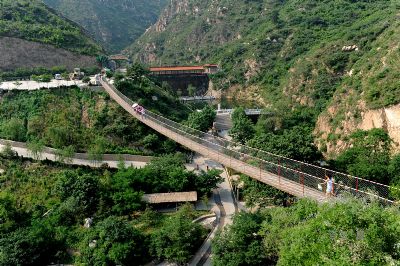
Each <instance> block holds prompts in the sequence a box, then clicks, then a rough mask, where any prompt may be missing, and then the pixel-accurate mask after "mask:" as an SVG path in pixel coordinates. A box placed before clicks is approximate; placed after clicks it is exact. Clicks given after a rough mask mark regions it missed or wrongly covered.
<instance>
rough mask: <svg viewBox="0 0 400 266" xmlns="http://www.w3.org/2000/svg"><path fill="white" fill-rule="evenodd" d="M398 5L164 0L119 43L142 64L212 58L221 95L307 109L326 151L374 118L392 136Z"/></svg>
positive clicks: (396, 113) (398, 113)
mask: <svg viewBox="0 0 400 266" xmlns="http://www.w3.org/2000/svg"><path fill="white" fill-rule="evenodd" d="M399 9H400V4H398V3H397V2H395V1H386V0H376V1H368V0H361V1H353V0H335V1H332V0H322V1H317V2H316V1H312V0H305V1H298V0H285V1H282V0H264V1H263V0H257V1H250V0H237V1H229V0H219V1H216V0H205V1H195V0H172V1H171V4H170V5H169V6H168V7H167V8H166V9H165V10H164V11H163V13H162V15H161V17H160V18H159V20H158V21H157V23H155V24H154V25H153V26H152V27H151V28H150V29H149V30H148V31H147V32H146V33H145V34H144V35H143V36H142V37H141V38H139V39H138V40H137V41H136V42H135V43H134V44H133V45H132V46H130V47H129V48H127V49H126V53H127V54H129V55H130V56H131V57H133V59H135V60H138V61H141V62H143V63H145V64H149V65H171V64H204V63H217V64H219V65H220V67H221V69H222V70H221V71H220V73H218V74H217V75H215V76H214V77H213V82H214V86H215V87H216V88H219V89H223V90H224V94H225V95H226V96H232V97H235V98H239V101H240V100H242V101H248V100H250V99H251V100H253V101H254V100H255V102H256V103H257V104H258V105H263V106H265V107H268V108H271V109H273V110H275V111H276V112H277V113H279V112H280V113H285V112H286V113H287V112H288V110H291V109H292V110H298V109H299V108H300V109H301V110H307V111H306V113H308V114H309V113H311V114H312V121H313V122H312V123H313V126H314V128H315V131H314V135H315V142H316V144H317V145H318V146H319V148H320V149H321V150H322V151H323V152H325V153H326V154H332V155H334V154H336V153H337V152H339V151H340V150H343V149H344V148H345V147H346V145H348V143H347V141H346V140H347V139H348V136H349V135H350V134H351V133H352V132H354V131H356V130H357V129H370V128H373V127H382V128H384V129H385V130H387V131H388V133H389V134H390V136H391V137H392V138H393V139H394V140H395V142H400V134H399V133H398V132H397V131H398V129H396V126H399V128H400V124H399V122H398V121H399V120H400V106H398V104H399V103H400V86H399V85H400V84H399V82H398V73H399V66H398V59H399V56H400V49H399V36H400V35H399V34H400V27H399V26H400V25H399V24H400V10H399ZM237 100H238V99H237ZM288 107H289V108H288ZM397 124H399V125H397Z"/></svg>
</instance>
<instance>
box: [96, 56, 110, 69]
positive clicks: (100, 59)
mask: <svg viewBox="0 0 400 266" xmlns="http://www.w3.org/2000/svg"><path fill="white" fill-rule="evenodd" d="M96 61H97V63H98V64H99V67H100V68H104V67H108V63H109V60H108V57H107V56H106V55H98V56H96Z"/></svg>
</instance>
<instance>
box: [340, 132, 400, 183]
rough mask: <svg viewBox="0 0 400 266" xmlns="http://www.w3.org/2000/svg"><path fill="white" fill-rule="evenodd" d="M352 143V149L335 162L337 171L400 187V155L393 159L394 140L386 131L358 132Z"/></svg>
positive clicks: (352, 138) (352, 137) (354, 135)
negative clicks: (392, 146)
mask: <svg viewBox="0 0 400 266" xmlns="http://www.w3.org/2000/svg"><path fill="white" fill-rule="evenodd" d="M350 142H351V144H352V147H351V148H349V149H347V150H346V151H344V152H343V153H341V154H340V155H339V156H338V158H337V159H336V161H335V162H334V165H335V166H336V168H337V169H340V170H342V171H345V172H348V173H350V174H352V175H354V176H358V177H362V178H366V179H369V180H373V181H376V182H379V183H384V184H393V185H400V179H399V176H400V164H399V163H398V161H399V155H396V156H394V157H393V158H392V159H391V144H392V140H391V139H390V137H389V136H388V134H387V133H386V132H385V131H384V130H382V129H372V130H370V131H357V132H356V133H354V134H353V135H352V136H351V140H350Z"/></svg>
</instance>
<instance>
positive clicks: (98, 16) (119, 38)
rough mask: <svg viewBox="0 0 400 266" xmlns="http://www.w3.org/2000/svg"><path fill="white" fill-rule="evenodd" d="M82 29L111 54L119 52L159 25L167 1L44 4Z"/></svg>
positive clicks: (78, 0)
mask: <svg viewBox="0 0 400 266" xmlns="http://www.w3.org/2000/svg"><path fill="white" fill-rule="evenodd" d="M44 2H45V3H46V4H47V5H48V6H50V7H52V8H54V9H55V10H57V11H58V12H59V13H61V14H62V15H64V16H66V17H67V18H69V19H71V20H73V21H75V22H77V23H78V24H79V25H82V26H83V27H84V28H85V29H86V30H87V31H89V32H91V33H92V34H93V35H94V36H95V37H96V39H98V40H99V41H101V42H102V44H103V46H104V47H106V48H107V49H108V50H110V51H111V52H119V51H120V50H122V49H123V48H125V47H127V46H128V45H130V44H131V43H132V42H133V41H134V40H136V39H137V38H138V37H140V36H141V35H142V34H143V33H144V32H145V30H146V29H147V28H148V27H149V26H151V25H152V24H153V23H155V22H156V20H157V18H158V16H159V15H160V12H161V9H162V8H164V6H165V5H166V4H167V0H149V1H146V0H119V1H115V0H44Z"/></svg>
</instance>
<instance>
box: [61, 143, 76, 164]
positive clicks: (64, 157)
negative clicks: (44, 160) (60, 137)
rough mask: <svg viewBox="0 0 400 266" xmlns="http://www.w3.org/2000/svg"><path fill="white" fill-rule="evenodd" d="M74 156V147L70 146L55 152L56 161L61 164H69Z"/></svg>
mask: <svg viewBox="0 0 400 266" xmlns="http://www.w3.org/2000/svg"><path fill="white" fill-rule="evenodd" d="M74 155H75V147H74V146H72V145H70V146H68V147H65V148H64V149H61V150H57V151H56V157H57V158H56V159H57V161H59V162H61V163H71V162H72V160H73V157H74Z"/></svg>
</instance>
